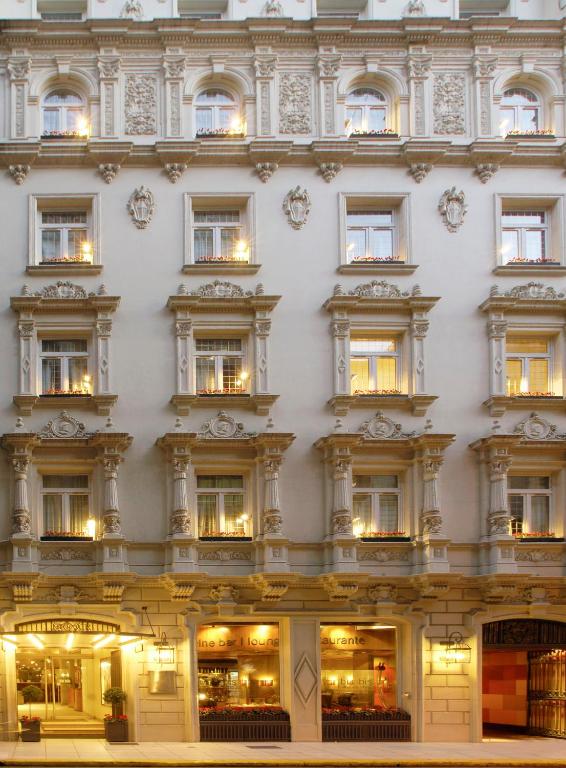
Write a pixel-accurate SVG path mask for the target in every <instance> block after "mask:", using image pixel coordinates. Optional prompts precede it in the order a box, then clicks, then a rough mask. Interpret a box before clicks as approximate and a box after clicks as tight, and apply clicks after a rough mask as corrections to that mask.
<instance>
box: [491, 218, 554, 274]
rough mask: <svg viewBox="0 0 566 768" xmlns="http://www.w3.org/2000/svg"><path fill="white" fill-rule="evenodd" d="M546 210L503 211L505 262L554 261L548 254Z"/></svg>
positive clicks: (503, 251)
mask: <svg viewBox="0 0 566 768" xmlns="http://www.w3.org/2000/svg"><path fill="white" fill-rule="evenodd" d="M548 219H549V215H548V213H547V212H546V211H503V213H502V214H501V255H502V260H503V263H504V264H525V263H526V264H539V263H540V264H543V263H546V262H549V261H553V259H552V258H549V254H548V246H547V244H548Z"/></svg>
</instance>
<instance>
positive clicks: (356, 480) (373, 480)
mask: <svg viewBox="0 0 566 768" xmlns="http://www.w3.org/2000/svg"><path fill="white" fill-rule="evenodd" d="M400 500H401V489H400V483H399V477H398V475H386V474H379V475H365V474H364V475H362V474H360V475H358V474H354V476H353V510H352V514H353V520H352V523H353V532H354V535H355V536H360V537H365V536H367V537H372V536H376V535H381V534H383V533H390V534H397V535H399V534H400V533H402V531H400V530H399V529H400V524H399V521H400V509H401V501H400Z"/></svg>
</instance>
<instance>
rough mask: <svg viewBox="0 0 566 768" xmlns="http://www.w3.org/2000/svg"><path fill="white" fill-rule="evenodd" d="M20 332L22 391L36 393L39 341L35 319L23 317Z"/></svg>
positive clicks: (19, 325)
mask: <svg viewBox="0 0 566 768" xmlns="http://www.w3.org/2000/svg"><path fill="white" fill-rule="evenodd" d="M18 332H19V334H20V393H21V394H22V395H34V394H35V383H34V377H35V375H36V370H37V367H36V360H35V350H36V347H37V343H36V340H35V324H34V321H33V319H27V318H26V319H21V320H20V322H19V323H18Z"/></svg>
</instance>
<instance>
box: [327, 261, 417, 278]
mask: <svg viewBox="0 0 566 768" xmlns="http://www.w3.org/2000/svg"><path fill="white" fill-rule="evenodd" d="M418 266H419V265H418V264H405V263H404V262H401V261H398V262H383V261H381V262H375V261H374V262H369V261H368V262H365V263H359V264H341V265H340V266H339V267H338V269H337V270H336V271H337V272H339V273H340V274H341V275H412V274H413V272H414V271H415V270H417V269H418Z"/></svg>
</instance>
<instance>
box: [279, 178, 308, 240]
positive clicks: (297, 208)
mask: <svg viewBox="0 0 566 768" xmlns="http://www.w3.org/2000/svg"><path fill="white" fill-rule="evenodd" d="M310 209H311V198H310V195H309V193H308V192H307V190H306V189H303V190H301V188H300V186H297V187H295V189H291V190H290V191H289V192H288V193H287V195H286V197H285V200H284V201H283V210H284V211H285V214H286V216H287V219H288V220H289V224H290V225H291V226H292V227H293V229H302V228H303V227H304V226H305V224H306V223H307V218H308V215H309V212H310Z"/></svg>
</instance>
